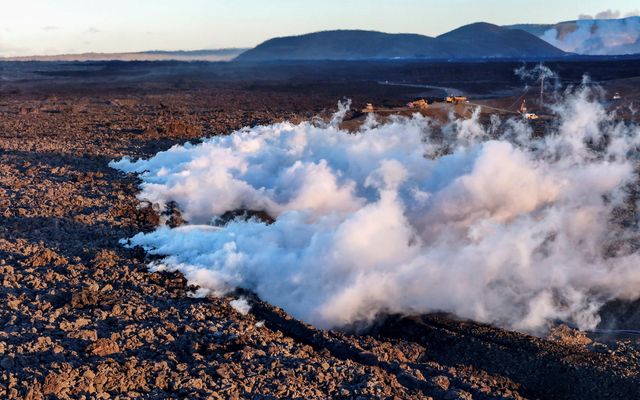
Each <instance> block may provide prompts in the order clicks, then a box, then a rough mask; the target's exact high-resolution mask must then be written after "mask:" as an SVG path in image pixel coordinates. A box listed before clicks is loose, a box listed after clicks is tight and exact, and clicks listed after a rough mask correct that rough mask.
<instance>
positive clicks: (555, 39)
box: [540, 11, 640, 55]
mask: <svg viewBox="0 0 640 400" xmlns="http://www.w3.org/2000/svg"><path fill="white" fill-rule="evenodd" d="M618 15H619V13H618ZM610 18H617V16H616V13H614V12H611V11H609V12H603V13H599V14H598V15H597V16H596V19H592V17H591V16H588V15H582V16H580V19H579V20H578V21H572V22H562V23H560V24H557V25H555V26H553V27H552V28H551V29H548V30H547V31H545V32H544V33H543V34H542V35H541V36H540V38H541V39H542V40H545V41H546V42H548V43H550V44H552V45H553V46H555V47H557V48H559V49H562V50H564V51H567V52H572V53H577V54H591V55H614V54H636V53H640V17H637V16H629V17H627V18H624V19H610Z"/></svg>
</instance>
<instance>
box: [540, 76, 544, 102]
mask: <svg viewBox="0 0 640 400" xmlns="http://www.w3.org/2000/svg"><path fill="white" fill-rule="evenodd" d="M543 96H544V74H541V75H540V109H542V102H543Z"/></svg>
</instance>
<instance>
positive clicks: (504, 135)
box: [111, 89, 640, 331]
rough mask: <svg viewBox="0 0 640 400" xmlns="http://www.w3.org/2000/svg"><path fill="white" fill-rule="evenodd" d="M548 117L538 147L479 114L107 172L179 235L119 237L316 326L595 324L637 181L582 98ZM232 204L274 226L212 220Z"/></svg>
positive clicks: (635, 276) (254, 138)
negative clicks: (487, 123)
mask: <svg viewBox="0 0 640 400" xmlns="http://www.w3.org/2000/svg"><path fill="white" fill-rule="evenodd" d="M556 111H557V112H558V117H559V122H558V124H557V125H556V126H555V127H553V128H549V130H548V132H546V135H545V136H544V137H543V138H539V139H531V136H532V135H531V134H532V132H531V131H530V128H529V127H528V125H527V124H526V123H525V122H523V121H521V120H512V121H506V122H503V123H501V124H498V125H496V123H495V121H494V124H493V126H492V128H491V130H487V129H485V128H484V127H483V126H482V125H481V124H480V123H479V122H478V120H477V115H476V117H475V118H472V119H469V120H457V121H453V122H451V123H449V124H448V125H447V126H444V127H439V126H437V124H436V123H435V122H433V121H431V120H430V119H428V118H424V117H422V116H420V115H416V116H414V117H412V118H400V117H398V118H394V119H391V120H390V121H388V122H385V123H380V124H379V123H376V122H375V121H374V120H373V119H369V120H368V121H367V123H366V124H365V125H364V126H363V128H362V129H361V131H360V132H358V133H356V134H353V133H349V132H346V131H342V130H340V129H339V128H338V124H336V121H333V123H331V124H327V125H320V126H319V125H317V124H312V123H301V124H299V125H293V124H290V123H280V124H275V125H271V126H259V127H255V128H251V129H249V128H245V129H243V130H240V131H237V132H235V133H233V134H231V135H229V136H217V137H212V138H209V139H206V140H204V142H203V143H201V144H198V145H191V144H185V145H184V146H175V147H173V148H171V149H170V150H168V151H165V152H161V153H158V154H157V155H156V156H155V157H153V158H151V159H149V160H139V161H136V162H132V161H130V160H129V159H126V158H125V159H123V160H121V161H118V162H113V163H112V164H111V165H112V166H113V167H115V168H119V169H121V170H122V171H126V172H134V173H138V174H140V177H141V178H142V180H143V183H142V185H141V189H142V190H141V193H140V195H139V198H140V199H141V200H148V201H151V202H153V203H157V204H160V205H161V206H162V205H165V204H167V203H169V202H176V203H177V204H178V205H179V207H180V209H181V210H182V215H183V217H184V218H185V219H186V220H187V221H189V224H188V225H185V226H182V227H178V228H169V227H167V226H161V227H159V228H158V229H157V230H155V231H154V232H151V233H147V234H143V233H140V234H138V235H136V236H134V237H133V238H131V239H130V243H131V245H140V246H143V247H144V248H145V249H147V251H149V252H150V253H151V254H156V255H161V256H164V258H163V259H162V261H161V262H156V263H155V264H153V268H155V269H169V270H178V271H181V272H182V273H183V274H184V275H185V276H186V278H187V279H188V281H189V282H190V283H192V284H195V285H199V286H200V287H201V288H202V289H201V293H202V294H222V293H225V292H227V291H229V290H231V289H233V288H236V287H242V288H246V289H250V290H252V291H254V292H256V293H257V294H258V295H259V296H260V297H261V298H262V299H264V300H266V301H268V302H271V303H272V304H275V305H277V306H280V307H282V308H284V309H285V310H286V311H288V312H289V313H290V314H292V315H293V316H295V317H297V318H300V319H302V320H305V321H307V322H310V323H313V324H315V325H317V326H319V327H322V328H331V327H345V326H349V325H350V324H353V323H362V322H364V323H366V322H368V321H371V320H372V319H374V318H375V317H376V316H378V315H379V314H383V313H403V314H414V313H426V312H432V311H445V312H451V313H454V314H456V315H458V316H460V317H466V318H472V319H475V320H479V321H485V322H492V323H496V324H499V325H502V326H508V327H512V328H515V329H521V330H527V331H533V330H536V329H539V328H542V327H544V326H545V324H546V323H547V322H548V321H550V320H553V319H562V320H565V321H568V322H573V323H575V324H577V325H578V326H579V327H581V328H593V327H594V326H595V325H596V324H597V323H598V316H597V311H598V309H599V307H600V306H601V305H602V304H603V303H604V302H606V301H608V300H610V299H614V298H619V299H635V298H638V297H639V296H640V270H639V268H640V267H638V266H639V265H640V256H639V255H638V254H636V253H634V252H633V251H632V250H630V249H629V246H624V243H627V242H629V239H632V238H633V237H634V235H635V233H636V232H635V230H634V229H632V228H624V227H623V224H621V223H619V222H616V221H615V220H614V218H613V217H612V216H613V215H618V214H620V213H619V211H620V210H621V209H623V208H624V206H625V205H626V203H625V201H627V200H628V190H626V189H627V187H628V185H630V184H633V183H635V181H636V179H637V176H636V174H635V172H634V168H635V160H634V159H632V155H633V154H635V150H636V147H637V145H638V141H639V134H640V131H639V129H638V128H637V127H635V126H631V125H628V124H624V123H616V122H615V121H614V119H613V116H612V115H609V114H608V113H607V112H606V111H605V110H604V109H603V107H602V106H601V105H600V104H599V103H598V102H597V101H595V100H593V96H592V93H591V92H590V91H589V90H588V89H581V90H579V91H577V92H576V93H574V94H570V95H568V97H567V99H566V102H565V103H563V104H562V105H561V106H557V107H556ZM490 137H493V139H490ZM238 209H246V210H254V211H265V212H267V213H268V214H269V215H271V216H272V217H274V218H275V222H274V223H272V224H267V223H264V222H262V221H260V220H257V219H251V220H248V221H246V220H240V219H236V220H234V221H232V222H230V223H229V224H227V225H226V226H223V227H214V226H212V225H211V222H212V221H213V220H215V219H216V218H217V217H219V216H220V215H222V214H224V213H225V212H229V211H233V210H238ZM633 218H635V217H633ZM627 222H629V224H628V225H631V226H633V224H634V223H635V222H636V221H635V220H633V221H627Z"/></svg>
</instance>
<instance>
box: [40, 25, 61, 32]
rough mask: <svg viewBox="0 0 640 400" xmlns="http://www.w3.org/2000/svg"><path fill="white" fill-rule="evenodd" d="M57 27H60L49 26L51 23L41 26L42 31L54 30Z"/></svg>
mask: <svg viewBox="0 0 640 400" xmlns="http://www.w3.org/2000/svg"><path fill="white" fill-rule="evenodd" d="M58 29H60V28H58V27H57V26H51V25H49V26H45V27H43V28H42V30H43V31H55V30H58Z"/></svg>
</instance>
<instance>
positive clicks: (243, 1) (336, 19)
mask: <svg viewBox="0 0 640 400" xmlns="http://www.w3.org/2000/svg"><path fill="white" fill-rule="evenodd" d="M608 9H611V10H613V11H619V12H620V15H621V16H625V15H627V14H629V13H638V9H640V2H638V0H607V1H601V0H599V1H594V0H555V1H549V0H537V1H529V0H520V1H517V0H386V1H382V0H314V1H303V0H0V56H13V55H33V54H60V53H78V52H89V51H95V52H124V51H140V50H152V49H159V50H176V49H184V50H192V49H209V48H221V47H249V46H255V45H256V44H258V43H260V42H262V41H264V40H266V39H268V38H271V37H274V36H284V35H291V34H300V33H307V32H313V31H319V30H326V29H354V28H357V29H371V30H379V31H385V32H412V33H421V34H426V35H431V36H434V35H438V34H441V33H444V32H446V31H449V30H451V29H454V28H456V27H458V26H461V25H464V24H467V23H471V22H477V21H486V22H491V23H495V24H513V23H524V22H529V23H552V22H558V21H562V20H569V19H576V18H577V17H578V15H580V14H589V15H595V14H597V13H599V12H602V11H605V10H608Z"/></svg>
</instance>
